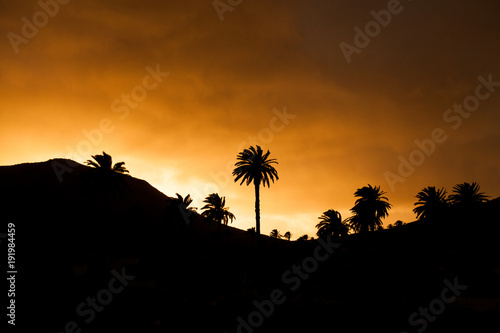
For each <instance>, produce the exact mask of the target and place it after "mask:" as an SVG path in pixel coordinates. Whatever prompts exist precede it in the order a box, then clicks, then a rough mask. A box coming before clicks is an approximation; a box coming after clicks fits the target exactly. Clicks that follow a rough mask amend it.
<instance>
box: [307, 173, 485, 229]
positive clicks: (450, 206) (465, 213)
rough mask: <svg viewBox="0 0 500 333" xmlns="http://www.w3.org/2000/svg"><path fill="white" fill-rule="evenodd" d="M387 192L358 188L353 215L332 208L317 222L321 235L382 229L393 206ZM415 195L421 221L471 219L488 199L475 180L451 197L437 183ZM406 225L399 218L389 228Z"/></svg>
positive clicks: (376, 188)
mask: <svg viewBox="0 0 500 333" xmlns="http://www.w3.org/2000/svg"><path fill="white" fill-rule="evenodd" d="M384 194H385V192H383V191H381V190H380V187H377V186H375V187H372V186H371V185H368V186H365V187H362V188H360V189H358V190H357V191H356V192H355V193H354V196H355V197H357V198H358V199H357V200H356V202H355V205H354V207H353V208H351V212H352V213H353V215H352V216H351V217H349V218H347V219H345V220H343V219H342V216H341V215H340V213H339V212H338V211H336V210H333V209H330V210H328V211H326V212H324V213H323V215H321V216H320V217H319V219H320V222H319V223H318V224H317V225H316V228H317V229H318V230H317V235H318V237H328V236H333V237H335V238H337V239H338V238H341V237H342V236H344V235H347V234H348V233H349V232H351V231H352V232H355V233H366V232H369V231H374V230H379V229H382V228H383V226H382V218H385V217H387V216H388V213H389V210H390V209H391V204H389V202H388V199H387V198H386V197H384V196H383V195H384ZM416 198H417V199H418V201H417V202H416V203H415V206H416V207H415V208H414V209H413V212H414V213H415V214H416V216H417V220H418V221H424V222H428V221H433V222H441V221H445V220H447V219H449V218H450V217H451V218H455V219H456V220H461V219H462V220H463V219H470V218H472V215H473V214H475V213H477V212H478V211H479V210H480V208H481V205H482V204H483V203H485V202H486V201H487V198H488V196H486V195H485V194H484V193H483V192H480V188H479V185H478V184H477V183H475V182H473V183H471V184H469V183H462V184H457V185H455V186H454V187H453V192H452V194H450V195H449V196H446V189H445V188H441V189H436V188H435V187H434V186H429V187H426V188H424V189H423V190H422V191H420V192H419V193H418V194H417V195H416ZM404 224H405V223H403V222H402V221H397V222H396V223H394V225H392V224H390V225H388V229H392V228H397V227H401V226H402V225H404ZM305 239H307V238H305Z"/></svg>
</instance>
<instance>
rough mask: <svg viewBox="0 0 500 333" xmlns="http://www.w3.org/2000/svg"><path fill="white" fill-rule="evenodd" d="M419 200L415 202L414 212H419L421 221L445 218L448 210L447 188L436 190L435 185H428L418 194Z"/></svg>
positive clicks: (418, 217) (418, 215)
mask: <svg viewBox="0 0 500 333" xmlns="http://www.w3.org/2000/svg"><path fill="white" fill-rule="evenodd" d="M416 198H417V199H418V201H417V202H416V203H415V206H417V207H415V208H414V209H413V212H414V213H415V214H417V219H418V220H420V221H436V220H439V219H442V218H444V216H445V214H446V212H447V210H448V200H447V199H446V189H445V188H441V189H439V190H436V188H435V187H434V186H428V187H426V188H424V189H423V190H422V191H420V192H418V194H417V195H416Z"/></svg>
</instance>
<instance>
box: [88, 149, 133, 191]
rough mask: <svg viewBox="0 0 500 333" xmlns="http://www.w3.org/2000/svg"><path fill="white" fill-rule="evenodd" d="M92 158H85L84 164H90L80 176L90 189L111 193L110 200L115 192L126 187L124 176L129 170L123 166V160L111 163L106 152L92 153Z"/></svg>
mask: <svg viewBox="0 0 500 333" xmlns="http://www.w3.org/2000/svg"><path fill="white" fill-rule="evenodd" d="M92 158H93V159H94V161H92V160H87V161H86V162H85V164H87V165H88V166H90V167H91V168H90V170H88V171H86V172H85V173H84V174H82V178H83V179H84V180H85V181H87V182H88V183H87V184H86V185H87V186H92V188H91V189H93V190H97V192H98V193H100V194H101V195H104V196H108V195H111V196H112V200H114V199H115V198H116V194H118V195H120V194H121V190H122V189H123V188H126V187H127V184H126V183H125V180H124V178H123V177H124V176H125V175H126V173H128V172H129V171H128V170H127V168H125V162H119V163H116V164H114V165H113V160H112V158H111V156H110V155H108V154H106V152H104V151H103V152H102V155H92Z"/></svg>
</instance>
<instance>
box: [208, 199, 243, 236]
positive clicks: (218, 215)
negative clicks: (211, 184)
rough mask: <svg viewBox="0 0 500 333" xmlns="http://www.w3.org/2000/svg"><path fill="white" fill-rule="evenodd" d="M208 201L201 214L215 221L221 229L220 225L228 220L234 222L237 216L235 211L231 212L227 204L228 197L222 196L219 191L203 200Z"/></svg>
mask: <svg viewBox="0 0 500 333" xmlns="http://www.w3.org/2000/svg"><path fill="white" fill-rule="evenodd" d="M203 202H204V203H206V205H205V206H203V207H202V208H201V209H202V210H204V212H203V213H201V216H204V217H206V218H207V219H208V220H209V221H211V222H215V223H217V225H218V228H219V230H220V225H221V224H222V223H224V224H225V225H227V224H228V222H231V223H232V222H233V220H234V219H235V218H236V217H235V216H234V214H233V213H231V212H229V210H228V209H229V207H225V206H226V198H225V197H220V196H219V194H217V193H212V194H210V195H209V196H208V197H206V198H205V200H203Z"/></svg>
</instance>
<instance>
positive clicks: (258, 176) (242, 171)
mask: <svg viewBox="0 0 500 333" xmlns="http://www.w3.org/2000/svg"><path fill="white" fill-rule="evenodd" d="M269 155H270V152H269V150H268V151H267V152H265V153H264V151H263V150H262V148H261V147H260V146H256V147H253V146H251V147H250V148H248V149H244V150H243V151H242V152H240V153H239V154H238V155H237V162H236V164H235V169H234V170H233V176H234V177H235V179H234V181H235V182H237V181H239V180H241V182H240V185H242V184H243V183H246V185H247V186H248V185H250V184H253V185H254V188H255V225H256V227H255V228H252V230H253V232H256V233H257V235H260V185H261V184H262V185H263V186H264V187H265V186H267V187H269V186H270V183H271V182H273V183H274V181H275V180H278V179H279V178H278V172H277V171H276V169H275V168H274V166H273V164H278V162H277V161H276V159H272V158H269ZM92 158H93V159H94V161H92V160H88V161H87V162H86V164H87V165H88V166H90V167H92V169H91V171H90V172H91V174H92V176H93V177H92V178H93V179H94V181H98V182H99V183H100V186H101V189H102V190H103V191H105V192H114V191H116V190H117V188H120V187H123V186H124V185H125V182H124V178H123V176H124V175H125V174H126V173H128V172H129V171H128V170H127V169H126V168H125V166H124V164H125V163H124V162H119V163H116V164H114V165H113V163H112V158H111V156H110V155H108V154H106V153H105V152H103V154H102V155H92ZM446 193H447V192H446V189H444V188H441V189H436V188H435V187H434V186H429V187H426V188H424V189H423V190H422V191H420V192H419V193H418V194H417V195H416V198H417V199H418V201H417V202H416V203H415V206H416V207H415V208H414V209H413V212H414V213H415V214H416V216H417V220H419V221H440V220H443V219H445V218H446V217H448V216H452V215H453V214H455V215H454V216H460V217H461V218H469V217H471V214H472V212H474V211H477V209H479V208H480V207H481V205H482V204H483V203H484V202H485V201H487V196H486V195H485V194H484V193H483V192H480V189H479V185H478V184H477V183H475V182H474V183H471V184H469V183H462V184H458V185H456V186H454V187H453V192H452V194H450V195H449V196H446ZM384 194H386V192H384V191H382V190H381V189H380V186H372V185H370V184H368V186H364V187H362V188H359V189H357V190H356V191H355V192H354V197H355V198H356V201H355V203H354V207H353V208H351V212H352V215H351V216H350V217H348V218H346V219H342V216H341V214H340V213H339V212H338V211H336V210H333V209H330V210H327V211H325V212H324V213H323V214H322V215H321V216H320V217H319V220H320V222H319V223H318V224H317V225H316V228H317V229H318V230H317V236H318V237H322V238H324V237H328V236H333V237H335V238H337V239H338V238H341V237H343V236H345V235H347V234H348V233H350V232H354V233H361V234H365V233H367V232H371V231H375V230H379V229H382V228H383V224H382V219H383V218H385V217H387V216H388V214H389V210H390V209H391V207H392V205H391V204H390V203H389V202H388V199H387V197H385V196H384ZM176 195H177V198H175V199H174V204H177V206H178V207H179V209H180V211H181V212H184V213H185V212H188V211H194V210H196V208H192V207H188V206H189V205H190V204H191V203H192V201H193V200H192V198H191V196H190V195H189V194H188V195H187V196H186V197H185V198H184V197H182V196H181V195H180V194H178V193H177V194H176ZM203 202H204V203H205V206H203V207H202V210H203V212H202V214H201V215H202V216H203V217H205V218H206V219H207V220H208V221H211V222H214V223H217V224H218V225H219V228H220V225H221V224H225V225H227V224H228V223H230V222H231V223H232V221H233V220H234V219H235V218H236V217H235V216H234V214H233V213H231V212H230V211H229V208H228V207H226V206H225V205H226V200H225V197H221V196H219V194H217V193H212V194H210V195H209V196H207V197H206V198H205V200H204V201H203ZM403 224H404V223H403V222H402V221H397V222H396V223H395V224H394V225H389V228H393V227H400V226H402V225H403ZM249 230H250V229H249ZM270 236H271V237H273V238H285V239H288V240H290V238H291V237H292V234H291V233H290V232H289V231H287V232H285V233H284V234H283V235H281V233H280V232H279V231H278V230H277V229H274V230H272V231H271V233H270ZM307 239H308V236H307V235H303V236H301V237H299V240H307Z"/></svg>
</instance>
